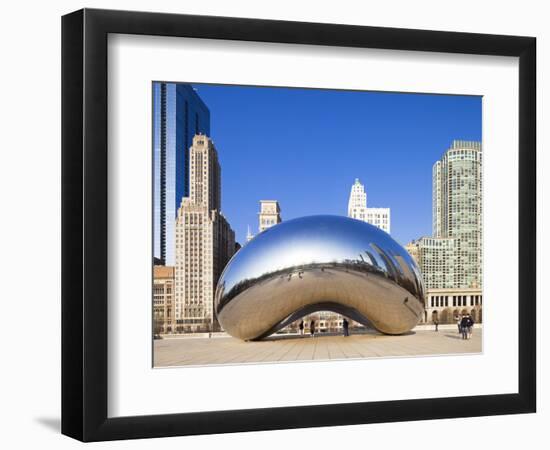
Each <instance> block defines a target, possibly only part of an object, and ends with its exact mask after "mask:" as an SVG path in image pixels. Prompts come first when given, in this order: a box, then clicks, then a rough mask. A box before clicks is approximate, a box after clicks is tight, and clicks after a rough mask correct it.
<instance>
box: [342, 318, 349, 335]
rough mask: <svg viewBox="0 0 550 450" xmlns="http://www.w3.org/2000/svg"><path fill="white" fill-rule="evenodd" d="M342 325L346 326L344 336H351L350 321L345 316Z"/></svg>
mask: <svg viewBox="0 0 550 450" xmlns="http://www.w3.org/2000/svg"><path fill="white" fill-rule="evenodd" d="M342 325H343V327H344V336H349V322H348V320H347V319H346V318H345V317H344V321H343V322H342Z"/></svg>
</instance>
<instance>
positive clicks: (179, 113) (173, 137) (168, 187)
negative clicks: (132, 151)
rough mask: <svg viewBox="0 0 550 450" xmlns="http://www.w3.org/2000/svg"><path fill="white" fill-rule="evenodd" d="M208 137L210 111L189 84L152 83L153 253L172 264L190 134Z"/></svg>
mask: <svg viewBox="0 0 550 450" xmlns="http://www.w3.org/2000/svg"><path fill="white" fill-rule="evenodd" d="M196 134H205V135H207V136H210V111H209V110H208V108H207V106H206V105H205V104H204V102H203V101H202V100H201V98H200V97H199V96H198V95H197V93H196V92H195V90H194V89H193V87H192V86H191V85H189V84H180V83H163V82H154V83H153V246H154V247H153V256H154V257H155V258H158V259H159V260H160V261H161V262H162V263H163V264H165V265H167V266H173V265H174V264H175V242H174V239H175V223H176V215H177V212H178V208H179V206H180V203H181V200H182V198H183V197H184V196H188V195H189V169H188V168H189V148H190V147H191V145H192V144H193V136H195V135H196Z"/></svg>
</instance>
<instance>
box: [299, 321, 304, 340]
mask: <svg viewBox="0 0 550 450" xmlns="http://www.w3.org/2000/svg"><path fill="white" fill-rule="evenodd" d="M299 328H300V335H301V336H303V335H304V320H303V319H302V320H301V321H300V325H299Z"/></svg>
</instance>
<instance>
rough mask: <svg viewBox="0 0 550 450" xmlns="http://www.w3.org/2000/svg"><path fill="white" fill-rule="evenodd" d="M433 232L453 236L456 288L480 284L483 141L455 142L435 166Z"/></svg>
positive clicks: (446, 236)
mask: <svg viewBox="0 0 550 450" xmlns="http://www.w3.org/2000/svg"><path fill="white" fill-rule="evenodd" d="M432 180H433V183H432V186H433V192H432V203H433V235H434V237H436V238H454V241H455V245H456V252H457V258H456V266H455V277H454V284H455V286H454V287H478V286H481V284H482V281H483V276H482V263H483V255H482V239H483V236H482V232H483V227H482V206H483V202H482V188H483V184H482V183H483V180H482V152H481V142H477V141H453V143H452V145H451V147H450V148H449V149H448V150H447V151H446V152H445V153H444V155H443V157H442V158H441V160H440V161H437V162H436V163H435V164H434V166H433V169H432Z"/></svg>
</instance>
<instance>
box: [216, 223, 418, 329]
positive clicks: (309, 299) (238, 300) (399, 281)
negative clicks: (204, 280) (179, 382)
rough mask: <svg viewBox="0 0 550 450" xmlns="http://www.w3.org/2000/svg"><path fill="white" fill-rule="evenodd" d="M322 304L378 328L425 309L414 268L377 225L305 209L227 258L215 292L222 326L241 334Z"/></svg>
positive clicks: (401, 324)
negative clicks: (310, 213)
mask: <svg viewBox="0 0 550 450" xmlns="http://www.w3.org/2000/svg"><path fill="white" fill-rule="evenodd" d="M324 310H329V311H334V312H337V313H340V314H342V315H345V316H347V317H349V318H350V319H353V320H355V321H357V322H359V323H362V324H364V325H368V326H372V327H373V328H375V329H377V330H378V331H380V332H382V333H386V334H402V333H405V332H408V331H410V330H411V329H412V328H413V327H414V326H415V325H416V324H417V323H418V322H419V321H420V319H421V318H422V315H423V313H424V288H423V283H422V277H421V275H420V271H419V269H418V267H417V265H416V263H415V262H414V260H413V259H412V257H411V256H410V255H409V254H408V253H407V251H406V250H405V249H404V248H403V247H401V246H400V245H399V244H398V243H397V242H396V241H394V240H393V239H392V238H391V237H390V235H388V234H387V233H385V232H384V231H382V230H380V229H378V228H376V227H374V226H372V225H370V224H368V223H365V222H361V221H358V220H355V219H350V218H347V217H340V216H310V217H303V218H299V219H294V220H290V221H287V222H283V223H281V224H278V225H276V226H274V227H272V228H269V229H267V230H265V231H264V232H262V233H260V234H259V235H257V236H256V237H255V238H254V239H252V241H250V242H249V243H248V244H246V245H245V246H244V247H243V248H242V249H241V250H239V252H237V253H236V254H235V255H234V257H233V258H232V259H231V261H230V262H229V263H228V264H227V266H226V268H225V270H224V271H223V273H222V275H221V277H220V279H219V281H218V286H217V289H216V295H215V311H216V315H217V318H218V321H219V322H220V324H221V326H222V327H223V329H224V330H225V331H227V332H228V333H229V334H231V335H232V336H234V337H237V338H240V339H243V340H256V339H262V338H264V337H267V336H269V335H270V334H272V333H274V332H276V331H278V330H280V329H281V328H283V327H285V326H286V325H288V324H290V323H292V322H294V321H296V320H298V319H299V318H300V317H303V316H305V315H308V314H311V313H313V312H316V311H324Z"/></svg>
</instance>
